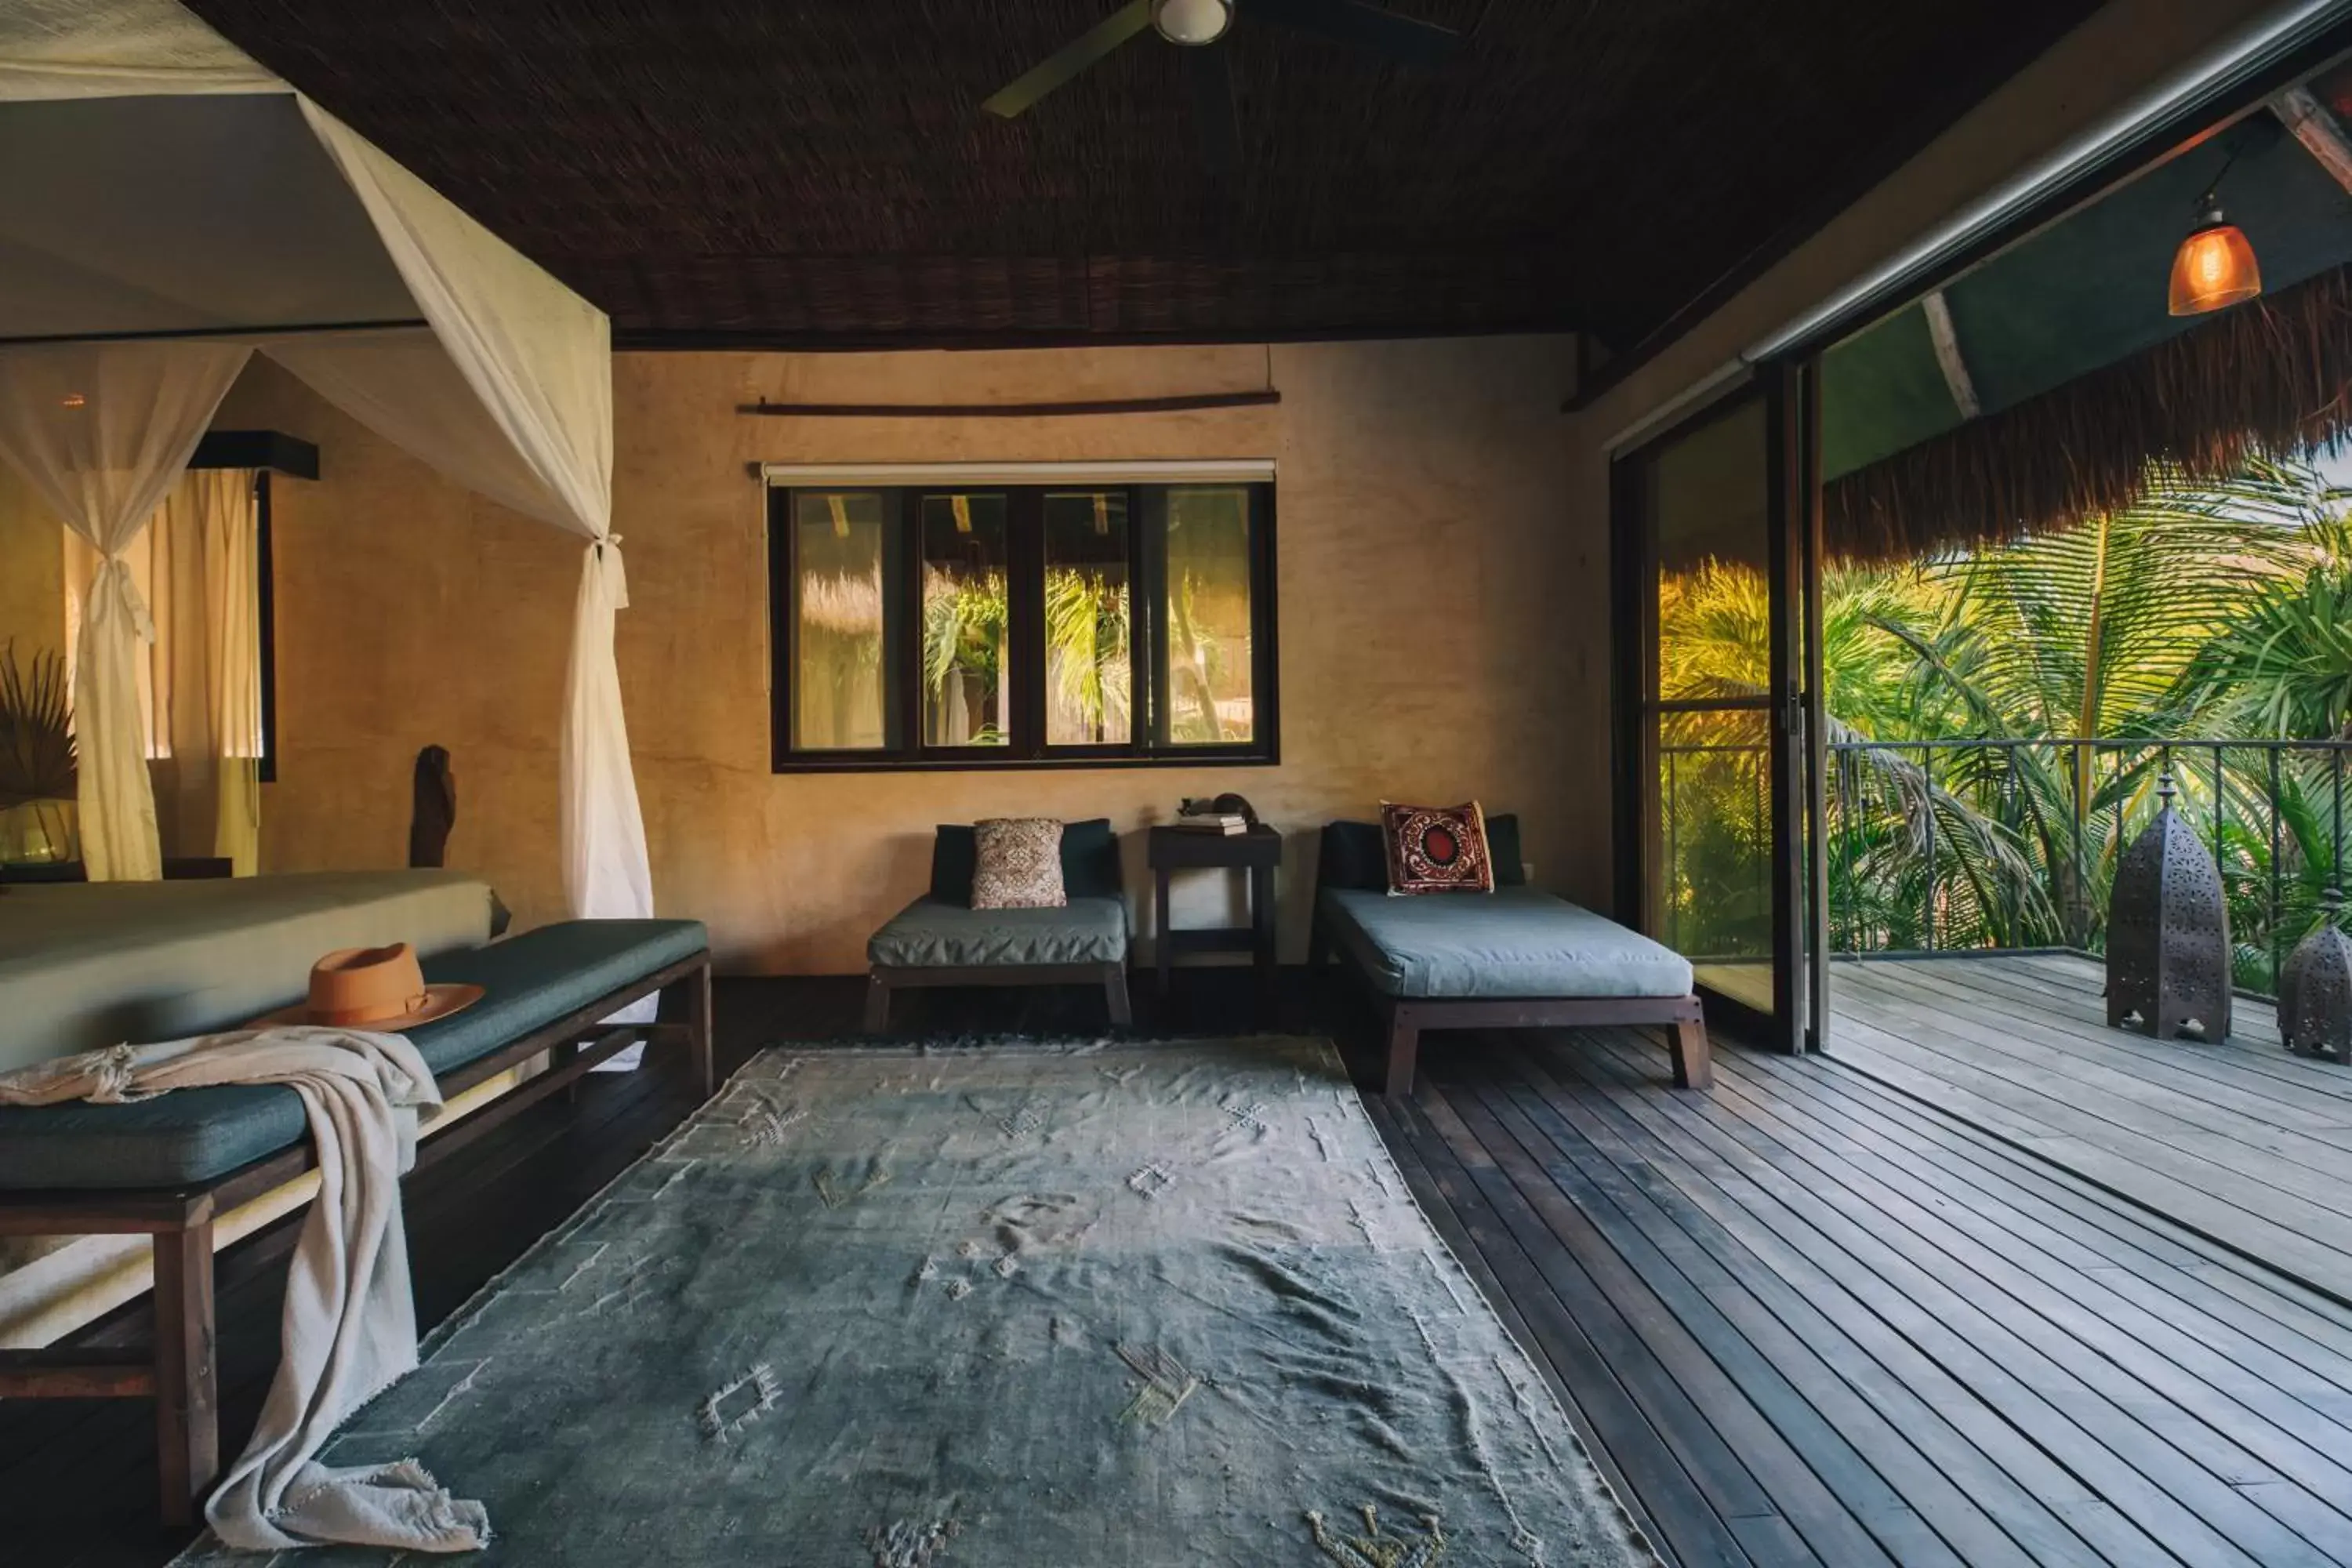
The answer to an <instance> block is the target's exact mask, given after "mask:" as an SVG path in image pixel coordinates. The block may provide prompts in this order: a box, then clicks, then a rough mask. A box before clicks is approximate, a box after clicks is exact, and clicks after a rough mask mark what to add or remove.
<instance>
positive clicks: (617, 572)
mask: <svg viewBox="0 0 2352 1568" xmlns="http://www.w3.org/2000/svg"><path fill="white" fill-rule="evenodd" d="M588 559H589V560H590V562H592V563H593V564H594V566H595V568H596V571H597V574H598V575H599V576H600V578H601V579H602V581H603V584H604V597H605V599H606V600H607V601H608V602H609V603H610V604H611V605H612V606H613V608H614V609H616V610H625V609H627V608H628V607H629V574H628V570H627V569H626V568H625V567H624V566H623V565H622V564H621V536H620V535H619V534H617V533H608V534H606V535H604V537H603V538H602V539H592V540H590V541H589V542H588Z"/></svg>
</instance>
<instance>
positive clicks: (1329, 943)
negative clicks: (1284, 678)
mask: <svg viewBox="0 0 2352 1568" xmlns="http://www.w3.org/2000/svg"><path fill="white" fill-rule="evenodd" d="M1488 826H1489V831H1490V834H1492V836H1493V843H1494V851H1493V852H1494V859H1495V864H1496V869H1497V871H1498V873H1499V874H1500V876H1501V877H1502V879H1503V880H1502V885H1499V886H1497V887H1496V889H1495V890H1494V891H1493V892H1491V893H1429V894H1423V895H1420V896H1417V897H1413V898H1393V897H1391V896H1390V895H1389V893H1388V890H1387V872H1386V868H1385V863H1384V861H1382V860H1381V858H1380V848H1379V844H1380V838H1379V835H1380V829H1379V828H1378V827H1377V826H1374V825H1372V824H1370V823H1345V822H1340V823H1333V824H1332V825H1331V826H1329V827H1327V828H1326V829H1325V830H1324V834H1323V848H1322V855H1321V858H1320V863H1319V867H1318V889H1317V893H1316V900H1315V936H1314V942H1313V949H1314V952H1313V956H1314V958H1315V960H1316V962H1318V963H1321V962H1323V961H1324V960H1325V959H1326V958H1328V957H1329V956H1331V955H1333V954H1335V953H1337V954H1344V955H1345V956H1346V957H1347V959H1348V960H1349V963H1350V965H1351V966H1352V967H1353V968H1354V969H1356V971H1357V972H1358V973H1360V974H1361V975H1362V977H1363V979H1364V981H1365V983H1366V984H1368V985H1369V986H1370V988H1371V989H1372V990H1373V991H1374V992H1376V993H1377V994H1379V996H1380V998H1381V1004H1382V1005H1383V1007H1384V1008H1385V1010H1386V1012H1387V1015H1388V1077H1387V1081H1386V1084H1385V1091H1386V1093H1387V1094H1388V1095H1389V1096H1390V1097H1391V1099H1402V1098H1403V1097H1404V1096H1406V1095H1408V1094H1410V1093H1412V1079H1413V1069H1414V1065H1415V1061H1416V1058H1417V1057H1418V1054H1419V1050H1420V1041H1421V1032H1422V1031H1423V1029H1445V1028H1461V1029H1498V1028H1543V1027H1574V1026H1600V1025H1608V1024H1664V1025H1667V1026H1670V1027H1671V1029H1672V1031H1673V1032H1672V1034H1671V1035H1670V1036H1669V1037H1668V1044H1669V1047H1670V1050H1671V1053H1672V1056H1673V1059H1674V1073H1675V1083H1676V1084H1678V1085H1680V1086H1681V1087H1683V1088H1685V1089H1705V1088H1706V1087H1707V1086H1708V1085H1709V1084H1711V1083H1712V1082H1713V1081H1714V1071H1713V1068H1712V1067H1711V1065H1710V1062H1709V1058H1708V1051H1707V1041H1706V1022H1705V1018H1704V1015H1703V1013H1702V1010H1701V1008H1700V1005H1699V1000H1698V997H1697V995H1696V994H1695V993H1694V992H1693V991H1692V989H1691V982H1692V976H1691V966H1690V962H1689V960H1687V959H1685V958H1684V957H1683V956H1682V954H1680V953H1678V952H1675V951H1674V950H1673V949H1671V948H1668V947H1665V946H1664V945H1662V944H1660V943H1658V942H1653V941H1651V940H1650V939H1649V938H1648V937H1645V936H1643V935H1642V934H1641V933H1639V932H1638V931H1628V930H1627V929H1626V928H1625V927H1623V926H1621V925H1619V924H1618V923H1617V922H1616V921H1612V920H1610V919H1609V918H1607V917H1606V916H1604V915H1597V914H1595V913H1593V912H1592V911H1591V910H1588V909H1585V908H1583V907H1581V906H1580V905H1577V904H1572V903H1570V902H1569V901H1568V900H1565V899H1561V898H1557V897H1555V896H1553V895H1552V894H1550V893H1547V892H1544V891H1542V890H1540V889H1536V888H1531V887H1528V886H1526V885H1525V883H1524V881H1523V880H1520V879H1518V878H1517V876H1516V875H1515V874H1516V873H1517V871H1518V864H1517V862H1518V849H1517V845H1518V827H1517V822H1516V820H1514V819H1512V818H1509V817H1496V818H1493V819H1491V820H1490V821H1489V824H1488ZM1498 827H1499V828H1501V829H1502V831H1501V832H1499V833H1496V832H1494V830H1495V829H1496V828H1498ZM1367 835H1369V837H1367Z"/></svg>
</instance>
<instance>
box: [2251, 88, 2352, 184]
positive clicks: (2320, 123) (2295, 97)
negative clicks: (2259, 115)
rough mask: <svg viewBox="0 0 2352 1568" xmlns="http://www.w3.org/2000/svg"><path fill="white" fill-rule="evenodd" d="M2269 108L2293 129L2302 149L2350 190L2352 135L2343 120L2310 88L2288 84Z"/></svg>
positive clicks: (2351, 180)
mask: <svg viewBox="0 0 2352 1568" xmlns="http://www.w3.org/2000/svg"><path fill="white" fill-rule="evenodd" d="M2271 112H2272V113H2273V114H2275V115H2277V116H2278V117H2279V121H2280V123H2281V124H2283V125H2284V126H2285V127H2286V128H2287V129H2288V130H2289V131H2291V132H2294V139H2295V140H2296V141H2298V142H2302V143H2303V147H2304V151H2305V152H2306V153H2310V154H2311V155H2312V157H2313V158H2315V160H2317V161H2318V163H2319V166H2320V167H2321V168H2323V169H2325V170H2326V171H2327V172H2328V174H2330V175H2332V176H2333V177H2334V178H2335V181H2336V184H2338V185H2341V186H2342V187H2344V189H2345V190H2346V191H2347V192H2352V137H2347V136H2346V135H2345V133H2344V125H2343V122H2342V121H2339V120H2337V119H2336V116H2335V115H2334V114H2333V113H2331V112H2330V111H2329V110H2328V108H2327V106H2326V104H2324V103H2322V102H2320V101H2319V100H2317V99H2315V98H2314V97H2313V96H2312V95H2311V89H2309V88H2305V87H2291V88H2288V89H2286V90H2285V91H2284V92H2282V93H2280V94H2279V95H2278V96H2276V97H2275V98H2273V99H2272V100H2271Z"/></svg>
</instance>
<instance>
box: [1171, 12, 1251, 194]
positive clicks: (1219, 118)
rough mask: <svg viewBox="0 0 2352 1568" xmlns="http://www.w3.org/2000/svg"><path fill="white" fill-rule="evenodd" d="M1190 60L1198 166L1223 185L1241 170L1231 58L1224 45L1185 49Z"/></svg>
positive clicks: (1239, 130)
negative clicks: (1197, 141) (1198, 150)
mask: <svg viewBox="0 0 2352 1568" xmlns="http://www.w3.org/2000/svg"><path fill="white" fill-rule="evenodd" d="M1184 52H1185V53H1186V54H1187V55H1189V56H1191V57H1192V69H1191V72H1190V74H1191V76H1192V128H1193V130H1194V132H1196V133H1197V134H1198V135H1199V137H1200V139H1201V163H1202V166H1203V167H1204V168H1206V169H1207V170H1208V173H1209V177H1210V178H1211V179H1213V180H1215V181H1217V182H1218V183H1219V184H1223V183H1225V182H1227V181H1229V180H1231V179H1232V178H1233V176H1234V172H1235V171H1236V170H1238V169H1239V168H1240V166H1241V161H1242V149H1241V140H1242V138H1241V117H1240V113H1239V111H1238V110H1235V109H1234V67H1233V57H1232V56H1231V55H1229V54H1227V53H1226V52H1225V50H1224V47H1223V45H1218V44H1213V45H1211V46H1209V47H1206V48H1196V49H1187V50H1185V51H1184Z"/></svg>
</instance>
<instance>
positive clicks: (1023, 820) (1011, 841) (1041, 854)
mask: <svg viewBox="0 0 2352 1568" xmlns="http://www.w3.org/2000/svg"><path fill="white" fill-rule="evenodd" d="M971 837H972V842H973V845H974V847H975V848H976V849H977V850H978V852H979V853H978V859H979V863H978V865H977V866H975V867H974V868H973V870H972V874H971V907H972V908H973V909H976V910H1058V909H1060V908H1061V907H1062V906H1063V905H1065V904H1066V903H1068V902H1069V901H1070V900H1069V896H1068V894H1067V892H1066V891H1065V889H1063V886H1062V825H1061V823H1060V822H1059V821H1058V820H1056V819H1055V818H1053V817H1050V816H999V817H992V818H991V819H990V820H989V821H986V822H975V823H973V824H972V825H971Z"/></svg>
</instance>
